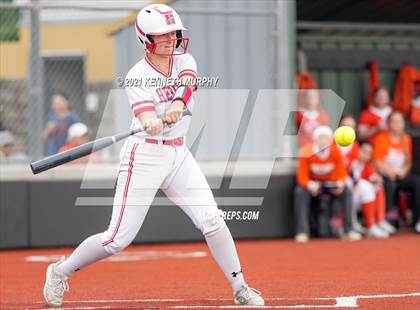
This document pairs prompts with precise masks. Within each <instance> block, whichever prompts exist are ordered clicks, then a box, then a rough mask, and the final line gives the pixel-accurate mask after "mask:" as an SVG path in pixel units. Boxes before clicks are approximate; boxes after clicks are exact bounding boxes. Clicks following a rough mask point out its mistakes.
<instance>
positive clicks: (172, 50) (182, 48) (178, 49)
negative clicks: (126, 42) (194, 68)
mask: <svg viewBox="0 0 420 310" xmlns="http://www.w3.org/2000/svg"><path fill="white" fill-rule="evenodd" d="M189 40H190V39H188V38H181V39H170V40H164V41H158V42H153V43H149V42H147V43H146V50H147V52H149V53H151V54H154V55H157V56H176V55H182V54H185V53H187V51H188V43H189ZM165 46H166V47H165ZM168 46H169V48H167V47H168Z"/></svg>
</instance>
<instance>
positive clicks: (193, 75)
mask: <svg viewBox="0 0 420 310" xmlns="http://www.w3.org/2000/svg"><path fill="white" fill-rule="evenodd" d="M183 76H191V77H193V78H196V77H197V76H196V75H195V74H193V73H189V72H186V73H182V74H180V75H179V76H178V77H179V78H182V77H183Z"/></svg>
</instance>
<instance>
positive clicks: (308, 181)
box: [294, 126, 361, 242]
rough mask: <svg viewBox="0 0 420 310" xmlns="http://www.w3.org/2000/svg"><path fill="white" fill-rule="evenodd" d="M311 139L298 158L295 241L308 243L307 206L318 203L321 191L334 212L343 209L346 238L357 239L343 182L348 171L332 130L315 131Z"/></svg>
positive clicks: (295, 193)
mask: <svg viewBox="0 0 420 310" xmlns="http://www.w3.org/2000/svg"><path fill="white" fill-rule="evenodd" d="M313 140H314V142H313V143H311V144H307V145H306V146H305V147H303V148H302V150H301V152H300V155H299V163H298V172H297V183H298V185H297V187H296V188H295V192H294V212H295V218H296V236H295V240H296V241H297V242H307V241H308V239H309V217H310V206H311V204H312V202H313V200H315V201H316V200H319V198H320V195H321V194H322V193H323V192H327V193H328V194H331V203H332V205H333V210H334V211H337V210H338V207H342V208H343V209H344V229H345V233H346V235H345V236H346V237H347V238H348V239H350V240H359V239H360V238H361V236H360V234H359V233H357V232H355V231H353V229H352V222H351V202H350V197H349V194H350V193H349V190H348V188H347V187H346V183H345V182H346V178H347V172H346V169H345V167H344V162H343V156H342V155H341V152H340V150H339V149H338V147H337V146H336V145H335V144H334V143H333V133H332V130H331V128H330V127H328V126H320V127H318V128H316V129H315V131H314V133H313ZM335 213H337V212H335Z"/></svg>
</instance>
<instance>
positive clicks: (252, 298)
mask: <svg viewBox="0 0 420 310" xmlns="http://www.w3.org/2000/svg"><path fill="white" fill-rule="evenodd" d="M234 301H235V305H242V306H264V299H263V298H262V297H261V292H260V291H257V290H256V289H253V288H251V287H249V286H245V285H243V286H242V288H241V289H240V290H239V291H237V292H236V293H235V299H234Z"/></svg>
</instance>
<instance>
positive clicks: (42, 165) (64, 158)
mask: <svg viewBox="0 0 420 310" xmlns="http://www.w3.org/2000/svg"><path fill="white" fill-rule="evenodd" d="M113 143H114V139H113V137H105V138H101V139H98V140H95V141H92V142H89V143H86V144H83V145H80V146H78V147H75V148H73V149H70V150H68V151H65V152H62V153H58V154H54V155H51V156H48V157H46V158H43V159H40V160H38V161H35V162H33V163H31V169H32V173H33V174H38V173H40V172H43V171H45V170H49V169H51V168H54V167H57V166H60V165H62V164H65V163H67V162H69V161H72V160H75V159H78V158H81V157H83V156H86V155H89V154H90V153H93V152H95V151H98V150H101V149H103V148H105V147H107V146H109V145H112V144H113Z"/></svg>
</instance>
